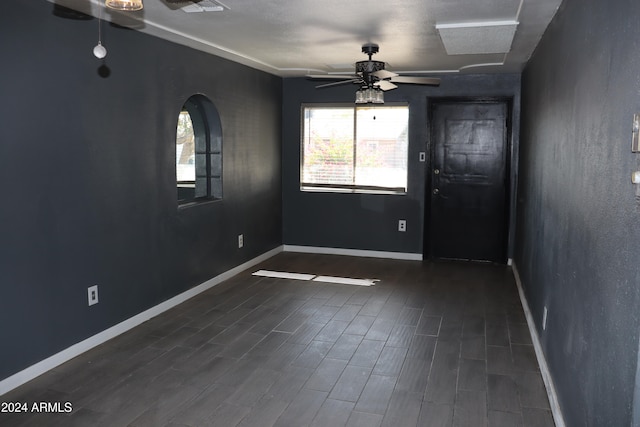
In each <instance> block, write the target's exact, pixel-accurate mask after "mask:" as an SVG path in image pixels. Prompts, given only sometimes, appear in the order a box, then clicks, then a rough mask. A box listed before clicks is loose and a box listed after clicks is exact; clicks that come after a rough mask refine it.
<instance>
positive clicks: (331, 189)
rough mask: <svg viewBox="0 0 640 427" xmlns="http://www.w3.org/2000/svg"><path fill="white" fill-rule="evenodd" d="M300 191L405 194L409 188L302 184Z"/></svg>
mask: <svg viewBox="0 0 640 427" xmlns="http://www.w3.org/2000/svg"><path fill="white" fill-rule="evenodd" d="M300 191H303V192H309V193H347V194H349V193H351V194H384V195H395V196H404V195H406V194H407V190H406V189H404V188H383V187H356V186H353V187H349V186H339V185H336V186H334V185H328V184H327V185H301V186H300Z"/></svg>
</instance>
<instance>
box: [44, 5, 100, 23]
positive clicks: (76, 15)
mask: <svg viewBox="0 0 640 427" xmlns="http://www.w3.org/2000/svg"><path fill="white" fill-rule="evenodd" d="M53 14H54V15H55V16H57V17H58V18H64V19H73V20H74V21H90V20H92V19H93V16H91V15H87V14H86V13H82V12H78V11H77V10H73V9H69V8H68V7H64V6H62V5H59V4H54V5H53Z"/></svg>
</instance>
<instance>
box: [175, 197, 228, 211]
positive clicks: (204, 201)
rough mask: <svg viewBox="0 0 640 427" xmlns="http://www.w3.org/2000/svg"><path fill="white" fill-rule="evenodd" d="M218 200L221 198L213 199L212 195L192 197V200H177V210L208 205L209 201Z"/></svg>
mask: <svg viewBox="0 0 640 427" xmlns="http://www.w3.org/2000/svg"><path fill="white" fill-rule="evenodd" d="M220 200H222V199H214V198H213V197H202V198H199V199H193V200H178V210H179V211H181V210H185V209H190V208H193V207H195V206H203V205H209V204H211V203H215V202H218V201H220Z"/></svg>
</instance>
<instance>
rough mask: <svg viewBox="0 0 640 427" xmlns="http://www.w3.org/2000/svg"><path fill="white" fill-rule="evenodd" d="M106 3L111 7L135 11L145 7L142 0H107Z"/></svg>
mask: <svg viewBox="0 0 640 427" xmlns="http://www.w3.org/2000/svg"><path fill="white" fill-rule="evenodd" d="M104 5H105V6H107V7H108V8H109V9H114V10H124V11H127V12H135V11H136V10H141V9H142V8H143V7H144V5H143V4H142V0H106V1H105V2H104Z"/></svg>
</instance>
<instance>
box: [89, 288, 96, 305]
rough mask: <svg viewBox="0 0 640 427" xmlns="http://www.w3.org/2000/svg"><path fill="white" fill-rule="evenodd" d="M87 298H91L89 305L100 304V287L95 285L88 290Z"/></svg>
mask: <svg viewBox="0 0 640 427" xmlns="http://www.w3.org/2000/svg"><path fill="white" fill-rule="evenodd" d="M87 296H88V298H89V305H94V304H97V303H98V285H93V286H91V287H89V288H87Z"/></svg>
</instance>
